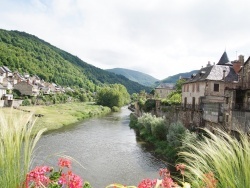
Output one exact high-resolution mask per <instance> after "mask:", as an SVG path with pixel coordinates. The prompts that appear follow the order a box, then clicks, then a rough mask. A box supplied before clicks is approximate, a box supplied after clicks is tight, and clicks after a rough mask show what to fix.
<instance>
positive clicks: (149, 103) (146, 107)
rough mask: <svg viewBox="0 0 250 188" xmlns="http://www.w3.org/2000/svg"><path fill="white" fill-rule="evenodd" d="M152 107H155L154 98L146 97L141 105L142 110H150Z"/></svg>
mask: <svg viewBox="0 0 250 188" xmlns="http://www.w3.org/2000/svg"><path fill="white" fill-rule="evenodd" d="M153 109H155V100H154V99H148V100H146V102H145V103H144V105H143V110H144V112H151V111H152V110H153Z"/></svg>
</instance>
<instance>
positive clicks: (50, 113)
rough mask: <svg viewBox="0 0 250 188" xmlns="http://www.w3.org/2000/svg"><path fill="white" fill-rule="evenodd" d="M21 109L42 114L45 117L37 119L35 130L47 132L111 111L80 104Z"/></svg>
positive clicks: (24, 107)
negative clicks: (45, 130) (43, 129)
mask: <svg viewBox="0 0 250 188" xmlns="http://www.w3.org/2000/svg"><path fill="white" fill-rule="evenodd" d="M20 109H23V110H28V111H31V112H33V113H34V114H42V115H43V116H42V117H40V118H38V119H37V122H36V125H35V129H41V128H46V129H47V130H55V129H58V128H61V127H63V126H69V125H72V124H74V123H77V122H79V121H81V120H83V119H86V118H90V117H93V116H100V115H106V114H108V113H110V111H111V110H110V108H108V107H103V106H100V105H94V104H92V103H79V102H78V103H66V104H56V105H51V106H22V107H20Z"/></svg>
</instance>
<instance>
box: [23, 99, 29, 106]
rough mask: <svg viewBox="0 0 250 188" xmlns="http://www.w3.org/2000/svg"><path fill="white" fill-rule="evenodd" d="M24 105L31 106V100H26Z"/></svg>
mask: <svg viewBox="0 0 250 188" xmlns="http://www.w3.org/2000/svg"><path fill="white" fill-rule="evenodd" d="M22 105H23V106H30V105H31V103H30V100H29V99H24V100H23V102H22Z"/></svg>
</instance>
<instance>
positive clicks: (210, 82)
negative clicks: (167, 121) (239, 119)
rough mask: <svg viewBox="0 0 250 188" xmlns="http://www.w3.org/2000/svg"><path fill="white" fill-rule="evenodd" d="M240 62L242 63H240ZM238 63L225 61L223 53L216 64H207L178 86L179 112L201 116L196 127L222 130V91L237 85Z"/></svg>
mask: <svg viewBox="0 0 250 188" xmlns="http://www.w3.org/2000/svg"><path fill="white" fill-rule="evenodd" d="M240 60H241V61H244V59H240ZM238 71H239V63H238V61H233V62H231V61H229V59H228V56H227V53H226V52H224V53H223V54H222V56H221V58H220V60H219V62H218V63H217V64H215V63H214V64H213V65H212V64H211V63H210V62H208V64H207V65H206V67H202V68H201V69H200V70H199V71H198V72H197V73H196V74H193V75H191V77H190V78H189V79H188V80H187V81H186V82H185V83H184V84H183V86H182V108H183V109H184V110H190V111H200V112H201V114H202V117H201V121H200V122H199V125H197V123H195V122H193V117H191V122H190V123H191V124H196V125H195V126H205V127H210V126H211V127H213V126H224V118H225V109H224V106H225V105H224V104H225V102H226V100H227V99H226V97H225V89H227V88H229V87H236V85H237V84H238V82H239V77H238Z"/></svg>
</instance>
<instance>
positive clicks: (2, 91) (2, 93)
mask: <svg viewBox="0 0 250 188" xmlns="http://www.w3.org/2000/svg"><path fill="white" fill-rule="evenodd" d="M5 94H6V89H1V88H0V99H1V98H2V97H3V96H4V95H5Z"/></svg>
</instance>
